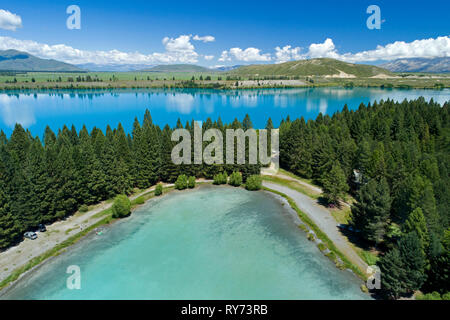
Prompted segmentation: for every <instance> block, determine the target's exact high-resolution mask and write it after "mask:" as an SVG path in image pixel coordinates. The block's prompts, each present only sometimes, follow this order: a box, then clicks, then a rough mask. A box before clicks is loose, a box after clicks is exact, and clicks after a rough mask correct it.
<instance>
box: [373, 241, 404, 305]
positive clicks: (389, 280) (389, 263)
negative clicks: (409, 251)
mask: <svg viewBox="0 0 450 320" xmlns="http://www.w3.org/2000/svg"><path fill="white" fill-rule="evenodd" d="M378 266H379V267H380V273H381V289H382V290H383V291H384V292H385V293H386V294H387V295H388V296H390V297H393V298H394V299H398V298H399V297H400V295H401V294H403V293H404V292H405V291H406V288H405V283H404V282H403V280H404V279H405V276H406V275H405V269H404V264H403V260H402V257H401V255H400V251H399V250H398V249H397V248H393V249H391V250H390V251H388V252H387V253H386V254H385V255H384V256H382V257H381V259H380V260H379V262H378Z"/></svg>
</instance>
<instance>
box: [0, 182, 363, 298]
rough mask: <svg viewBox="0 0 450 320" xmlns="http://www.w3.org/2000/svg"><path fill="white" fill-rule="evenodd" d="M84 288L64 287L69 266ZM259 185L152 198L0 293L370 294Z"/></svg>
mask: <svg viewBox="0 0 450 320" xmlns="http://www.w3.org/2000/svg"><path fill="white" fill-rule="evenodd" d="M70 265H77V266H79V267H80V270H81V289H80V290H69V289H67V287H66V279H67V277H68V276H69V274H66V270H67V267H68V266H70ZM360 284H361V282H360V280H359V279H358V278H357V277H356V276H355V275H353V274H352V273H350V272H349V271H346V270H345V271H342V270H339V269H337V268H336V267H335V265H334V264H333V263H332V262H331V261H330V260H329V259H328V258H326V257H325V256H324V255H323V254H321V253H320V251H319V249H318V248H317V247H316V246H315V245H314V244H313V243H312V242H310V241H308V240H307V239H306V236H305V233H304V232H303V231H302V230H300V229H299V228H298V227H297V226H296V224H295V223H294V218H293V215H292V212H291V211H288V210H287V209H286V207H285V206H283V205H282V204H281V202H280V201H279V200H277V199H276V198H274V197H273V196H269V195H268V194H266V193H264V192H249V191H245V190H242V189H237V188H231V187H213V186H202V187H201V188H198V189H196V190H192V191H184V192H173V193H171V194H169V195H167V196H165V197H163V198H159V199H154V200H151V201H149V202H148V203H147V204H146V205H144V206H143V207H141V208H139V209H138V210H136V211H135V212H133V214H132V216H131V217H130V218H127V219H124V220H121V221H119V222H117V223H115V224H114V225H113V226H111V227H109V228H107V229H105V231H104V232H103V234H102V235H96V234H93V235H91V236H88V237H87V238H85V239H83V240H82V241H81V242H79V243H78V244H76V245H75V246H74V247H72V248H70V249H69V250H68V251H67V252H65V253H63V254H62V255H60V256H58V257H57V258H55V259H53V260H52V261H49V262H47V263H45V264H44V265H43V266H42V267H40V268H39V269H38V270H36V271H35V272H34V273H31V274H29V275H27V276H25V277H24V278H23V279H22V280H21V281H20V282H19V283H18V284H17V285H16V287H14V288H13V289H12V290H11V291H9V292H8V293H7V294H6V296H3V297H1V298H3V299H5V298H6V299H369V296H367V295H365V294H364V293H362V292H361V291H360V289H359V286H360Z"/></svg>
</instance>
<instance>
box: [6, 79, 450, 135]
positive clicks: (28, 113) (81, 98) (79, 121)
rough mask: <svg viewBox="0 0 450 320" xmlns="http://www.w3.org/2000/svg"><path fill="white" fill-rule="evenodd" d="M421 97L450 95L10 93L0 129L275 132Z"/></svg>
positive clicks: (373, 91)
mask: <svg viewBox="0 0 450 320" xmlns="http://www.w3.org/2000/svg"><path fill="white" fill-rule="evenodd" d="M419 96H423V97H424V98H425V99H426V100H427V101H428V100H430V99H431V98H433V99H434V100H435V101H437V102H439V103H444V102H445V101H448V100H450V90H449V89H444V90H419V89H412V90H402V89H380V88H351V89H350V88H348V89H346V88H292V89H259V90H256V89H255V90H205V89H122V90H120V89H118V90H116V89H114V90H96V91H94V90H90V91H88V90H59V91H58V90H52V91H50V92H48V91H41V92H39V91H36V92H35V91H23V92H18V91H14V92H13V91H10V92H6V93H1V94H0V129H2V130H3V131H5V133H6V134H7V135H8V136H9V135H10V134H11V132H12V130H13V129H14V125H15V124H16V123H20V124H22V126H24V127H26V128H28V129H29V130H30V131H31V133H32V134H33V135H38V136H39V137H42V135H43V133H44V130H45V127H46V126H47V125H49V126H50V127H51V128H52V129H53V130H54V131H55V132H57V131H58V129H60V128H62V126H63V125H68V126H69V127H70V126H71V125H72V124H73V125H75V127H76V128H77V129H78V130H80V129H81V128H82V126H83V124H85V125H86V126H87V128H88V130H91V129H92V128H93V127H94V126H97V127H99V128H101V129H102V130H104V129H105V128H106V126H107V125H108V124H109V125H111V126H112V127H116V126H117V124H118V123H119V122H121V123H122V125H123V127H124V129H125V130H126V131H127V132H131V130H132V126H133V121H134V118H135V117H138V119H139V120H142V119H143V117H144V112H145V109H146V108H148V109H149V110H150V112H151V114H152V117H153V120H154V122H155V123H157V124H159V125H160V126H164V125H165V124H169V125H170V126H175V124H176V121H177V119H178V118H180V119H181V120H182V122H183V125H184V124H185V123H186V121H191V120H192V119H194V120H197V121H205V120H206V119H207V118H208V117H210V118H211V119H212V120H213V121H214V120H216V119H217V118H218V117H219V116H220V117H221V118H222V121H224V122H226V123H231V122H232V121H233V120H234V118H235V117H237V118H238V119H239V120H241V121H242V119H243V118H244V116H245V114H247V113H248V114H249V115H250V118H251V119H252V122H253V124H254V126H255V127H257V128H263V127H265V124H266V122H267V119H268V117H271V118H272V120H273V123H274V124H275V126H278V124H279V123H280V120H281V119H282V118H285V117H286V116H287V115H290V117H291V118H300V117H301V116H303V117H305V119H311V118H315V117H317V115H318V114H319V112H322V113H323V114H329V115H332V114H333V113H334V112H336V111H340V110H342V108H343V107H344V105H345V104H347V105H348V107H349V109H352V110H354V109H357V108H358V106H359V105H360V104H361V103H366V104H367V103H368V102H373V101H375V100H376V101H380V100H381V99H384V100H386V99H388V98H390V99H394V100H396V101H403V100H404V99H408V100H410V99H416V98H417V97H419Z"/></svg>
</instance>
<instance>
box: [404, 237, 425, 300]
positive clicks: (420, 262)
mask: <svg viewBox="0 0 450 320" xmlns="http://www.w3.org/2000/svg"><path fill="white" fill-rule="evenodd" d="M398 249H399V251H400V255H401V257H402V261H403V265H404V270H405V278H404V279H403V282H404V285H405V288H406V292H407V293H410V292H413V291H415V290H418V289H420V288H421V287H422V285H423V283H424V282H425V279H426V275H425V266H426V260H425V254H424V252H423V250H422V246H421V243H420V240H419V237H418V236H417V233H416V232H414V231H413V232H409V233H407V234H405V235H404V236H402V238H400V241H399V242H398Z"/></svg>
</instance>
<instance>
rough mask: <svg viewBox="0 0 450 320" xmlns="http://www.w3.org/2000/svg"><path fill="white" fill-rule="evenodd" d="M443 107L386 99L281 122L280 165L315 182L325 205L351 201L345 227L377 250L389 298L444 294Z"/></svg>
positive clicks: (448, 191) (448, 236) (446, 142)
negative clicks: (349, 198)
mask: <svg viewBox="0 0 450 320" xmlns="http://www.w3.org/2000/svg"><path fill="white" fill-rule="evenodd" d="M449 107H450V104H449V102H446V103H444V105H442V106H441V105H440V104H437V103H435V102H433V100H431V101H429V102H426V101H425V99H423V98H419V99H417V100H414V101H409V102H408V101H406V100H405V101H403V102H401V103H396V102H394V101H392V100H387V101H381V102H380V103H377V102H374V103H373V104H372V105H370V104H369V105H368V106H365V105H363V104H361V105H360V106H359V109H358V110H356V111H349V110H348V108H347V106H344V108H343V110H342V111H341V112H338V113H336V114H334V115H333V116H332V117H330V116H328V115H326V116H323V115H322V114H320V115H319V116H318V117H317V118H316V120H315V121H312V120H309V121H307V122H306V121H305V120H304V119H303V118H301V119H296V120H295V121H291V120H290V119H289V118H287V119H285V120H283V121H282V123H281V125H280V166H281V167H283V168H285V169H287V170H289V171H291V172H293V173H295V174H297V175H299V176H302V177H305V178H310V179H313V180H314V181H315V182H317V183H318V184H319V185H321V186H322V187H323V190H324V198H325V201H327V202H328V203H333V204H336V205H338V204H339V200H341V199H342V198H343V196H344V195H345V194H346V193H347V192H350V193H351V194H352V195H353V196H354V198H355V199H356V202H355V203H354V204H353V205H352V208H351V215H350V225H351V226H352V227H353V228H354V229H355V230H357V231H359V232H358V238H359V240H360V241H361V242H362V244H363V245H365V246H366V247H367V248H369V249H370V248H375V249H377V250H378V251H379V252H380V255H379V256H380V257H381V259H380V260H379V261H378V265H379V267H380V269H381V282H382V287H383V289H384V290H383V291H384V293H385V294H386V295H388V296H390V297H394V298H398V297H400V296H402V295H408V294H410V293H412V292H413V291H415V290H418V289H421V290H423V291H425V292H431V291H437V292H439V293H440V294H445V293H447V292H448V291H449V287H450V278H449V276H450V274H449V268H450V260H449V257H450V229H449V213H450V179H449V172H450V161H449V160H450V159H449V157H450V123H449V120H450V117H449Z"/></svg>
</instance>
